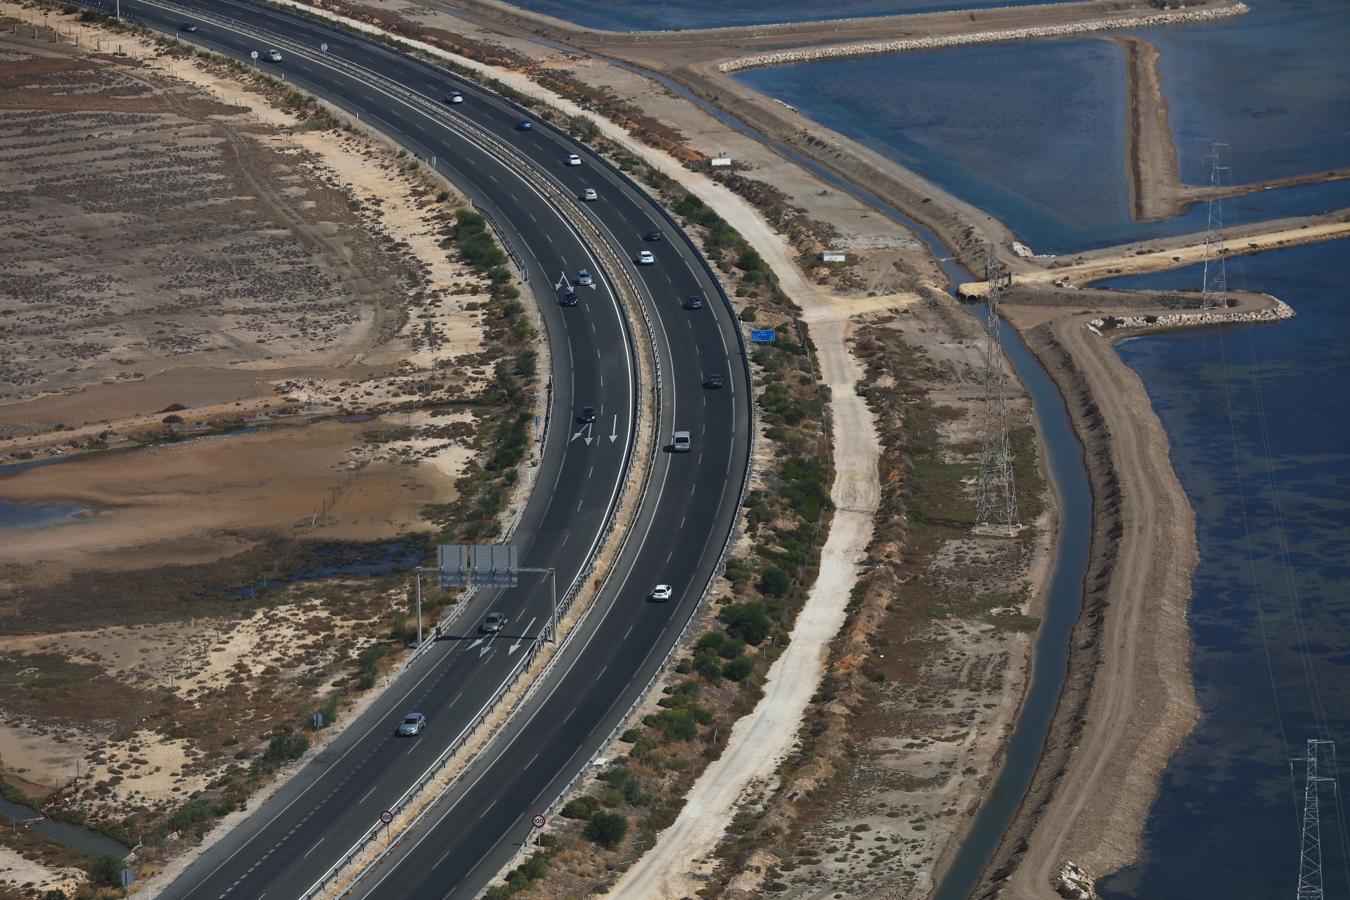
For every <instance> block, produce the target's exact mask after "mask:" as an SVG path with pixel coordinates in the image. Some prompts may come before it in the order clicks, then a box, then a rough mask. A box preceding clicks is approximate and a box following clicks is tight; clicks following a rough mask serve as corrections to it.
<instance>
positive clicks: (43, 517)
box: [0, 498, 89, 529]
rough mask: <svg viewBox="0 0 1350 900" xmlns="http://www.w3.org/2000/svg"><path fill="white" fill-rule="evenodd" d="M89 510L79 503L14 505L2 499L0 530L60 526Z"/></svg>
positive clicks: (0, 502)
mask: <svg viewBox="0 0 1350 900" xmlns="http://www.w3.org/2000/svg"><path fill="white" fill-rule="evenodd" d="M88 510H89V508H88V507H87V506H82V505H81V504H79V503H65V502H59V501H57V502H50V503H47V502H44V503H14V502H12V501H9V500H5V499H4V498H0V529H5V528H42V527H45V526H48V525H60V524H62V523H64V522H70V521H73V520H75V519H77V518H79V517H80V515H82V514H83V513H85V512H88Z"/></svg>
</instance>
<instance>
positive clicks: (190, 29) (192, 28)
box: [178, 22, 197, 34]
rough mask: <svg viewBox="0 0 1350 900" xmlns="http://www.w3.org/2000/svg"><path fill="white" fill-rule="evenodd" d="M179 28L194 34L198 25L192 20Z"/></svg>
mask: <svg viewBox="0 0 1350 900" xmlns="http://www.w3.org/2000/svg"><path fill="white" fill-rule="evenodd" d="M178 30H179V31H186V32H187V33H188V34H192V33H193V32H195V31H196V30H197V26H196V25H195V24H193V23H192V22H184V23H183V24H181V25H179V26H178Z"/></svg>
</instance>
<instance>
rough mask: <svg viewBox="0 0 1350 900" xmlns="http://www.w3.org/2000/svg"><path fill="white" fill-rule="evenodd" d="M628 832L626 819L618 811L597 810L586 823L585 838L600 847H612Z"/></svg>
mask: <svg viewBox="0 0 1350 900" xmlns="http://www.w3.org/2000/svg"><path fill="white" fill-rule="evenodd" d="M627 834H628V819H627V818H626V817H625V816H622V815H620V814H619V813H612V812H605V811H604V810H599V811H597V812H595V813H592V814H591V818H590V821H588V822H587V823H586V838H587V839H588V840H590V841H593V842H594V843H597V844H599V845H600V846H601V847H605V848H608V849H611V850H612V849H613V848H615V847H617V846H618V845H619V842H620V841H622V840H623V839H624V837H625V836H626V835H627Z"/></svg>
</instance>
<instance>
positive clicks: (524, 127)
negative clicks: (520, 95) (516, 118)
mask: <svg viewBox="0 0 1350 900" xmlns="http://www.w3.org/2000/svg"><path fill="white" fill-rule="evenodd" d="M533 130H534V126H533V125H531V124H530V120H529V119H521V120H520V122H519V123H517V124H516V131H533Z"/></svg>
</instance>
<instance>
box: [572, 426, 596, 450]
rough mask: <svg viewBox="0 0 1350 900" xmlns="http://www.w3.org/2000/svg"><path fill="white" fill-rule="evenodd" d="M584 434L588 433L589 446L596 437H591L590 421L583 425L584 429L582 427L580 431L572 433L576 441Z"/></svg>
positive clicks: (587, 444)
mask: <svg viewBox="0 0 1350 900" xmlns="http://www.w3.org/2000/svg"><path fill="white" fill-rule="evenodd" d="M583 434H584V435H586V446H587V447H589V446H590V445H591V441H592V440H594V438H592V437H591V423H590V422H587V423H586V424H585V426H583V427H582V429H581V430H580V431H578V432H577V433H576V434H574V435H572V440H574V441H575V440H576V439H577V438H579V437H581V436H582V435H583Z"/></svg>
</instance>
